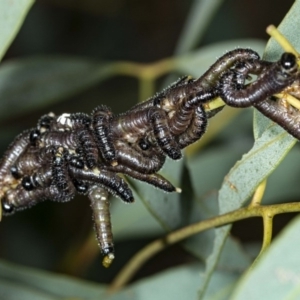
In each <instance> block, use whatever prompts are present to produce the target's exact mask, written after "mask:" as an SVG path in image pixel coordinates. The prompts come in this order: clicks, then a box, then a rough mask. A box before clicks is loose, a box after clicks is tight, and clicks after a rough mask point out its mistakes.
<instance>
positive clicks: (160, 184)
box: [109, 165, 176, 193]
mask: <svg viewBox="0 0 300 300" xmlns="http://www.w3.org/2000/svg"><path fill="white" fill-rule="evenodd" d="M109 170H112V171H115V172H118V173H123V174H126V175H129V176H130V177H132V178H135V179H138V180H140V181H143V182H146V183H148V184H151V185H153V186H155V187H157V188H159V189H161V190H163V191H165V192H170V193H171V192H175V191H176V188H175V187H174V185H173V184H172V183H171V182H169V181H168V180H167V179H166V178H164V177H163V176H161V175H159V174H156V173H152V174H144V173H141V172H139V171H135V170H132V169H130V168H127V167H125V166H123V165H117V166H114V167H111V168H110V169H109Z"/></svg>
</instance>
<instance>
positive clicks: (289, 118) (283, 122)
mask: <svg viewBox="0 0 300 300" xmlns="http://www.w3.org/2000/svg"><path fill="white" fill-rule="evenodd" d="M254 107H255V108H256V109H257V110H259V111H260V112H261V113H262V114H263V115H265V116H266V117H268V118H269V119H271V120H272V121H274V122H275V123H277V124H278V125H280V126H281V127H282V128H284V129H285V130H286V131H287V132H288V133H289V134H291V135H292V136H293V137H295V138H296V139H298V140H300V112H299V111H298V110H294V109H293V112H291V111H290V108H286V107H284V106H283V105H280V104H278V103H277V102H275V101H273V100H271V99H266V100H265V101H262V102H259V103H257V104H255V105H254Z"/></svg>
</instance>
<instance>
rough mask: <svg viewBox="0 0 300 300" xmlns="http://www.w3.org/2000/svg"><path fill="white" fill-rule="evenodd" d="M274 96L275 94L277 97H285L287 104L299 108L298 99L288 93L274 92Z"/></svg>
mask: <svg viewBox="0 0 300 300" xmlns="http://www.w3.org/2000/svg"><path fill="white" fill-rule="evenodd" d="M274 96H276V97H277V98H279V99H285V100H286V101H287V102H288V103H289V104H291V105H292V106H294V107H295V108H297V109H299V110H300V101H299V99H297V98H296V97H294V96H292V95H290V94H288V93H280V94H275V95H274Z"/></svg>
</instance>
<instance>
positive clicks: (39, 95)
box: [0, 56, 112, 119]
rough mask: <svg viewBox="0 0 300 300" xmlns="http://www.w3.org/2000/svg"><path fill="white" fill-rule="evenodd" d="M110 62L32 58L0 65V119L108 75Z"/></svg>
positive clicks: (62, 58) (34, 107)
mask: <svg viewBox="0 0 300 300" xmlns="http://www.w3.org/2000/svg"><path fill="white" fill-rule="evenodd" d="M111 71H112V68H111V65H110V64H99V63H95V62H93V61H90V60H86V59H81V58H75V57H74V58H72V57H59V56H58V57H34V58H28V59H21V60H15V61H10V62H6V63H3V64H2V65H1V68H0V99H1V102H0V118H1V119H3V118H7V117H9V116H12V115H16V114H20V113H21V112H22V113H23V112H24V111H32V110H33V109H36V108H39V107H44V106H46V105H50V104H53V103H54V102H56V101H59V100H61V99H63V98H66V97H70V96H73V95H75V94H76V93H78V92H79V91H82V90H84V89H86V88H88V87H90V86H92V85H93V84H95V83H97V82H99V81H101V80H103V79H106V78H107V77H109V76H110V75H111Z"/></svg>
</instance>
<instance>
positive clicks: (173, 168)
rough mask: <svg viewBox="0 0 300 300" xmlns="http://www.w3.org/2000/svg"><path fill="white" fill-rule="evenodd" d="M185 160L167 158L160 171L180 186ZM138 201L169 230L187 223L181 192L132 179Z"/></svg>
mask: <svg viewBox="0 0 300 300" xmlns="http://www.w3.org/2000/svg"><path fill="white" fill-rule="evenodd" d="M183 165H184V160H180V161H178V162H174V161H169V160H167V162H166V164H165V165H164V167H163V169H162V170H161V171H160V173H161V174H162V175H163V176H164V177H166V178H167V179H168V180H169V181H170V182H172V184H173V185H175V186H176V187H179V183H180V181H181V176H182V170H183ZM130 182H131V186H132V189H133V192H134V198H135V199H136V201H142V202H143V203H144V204H145V206H146V207H147V209H148V210H149V211H150V212H151V214H152V215H153V216H154V217H155V218H156V219H157V221H158V222H159V223H160V225H161V226H162V227H163V228H164V229H165V230H167V231H169V230H171V229H175V228H178V227H179V226H180V225H182V224H184V223H185V220H184V218H183V214H182V205H183V203H182V201H181V195H180V194H179V193H165V192H163V191H161V190H158V189H154V188H153V186H150V185H147V184H145V183H142V182H139V181H133V180H131V181H130Z"/></svg>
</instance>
